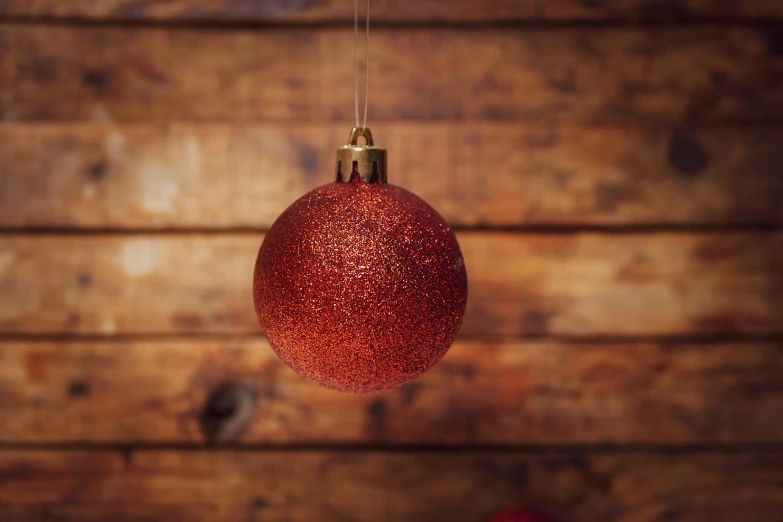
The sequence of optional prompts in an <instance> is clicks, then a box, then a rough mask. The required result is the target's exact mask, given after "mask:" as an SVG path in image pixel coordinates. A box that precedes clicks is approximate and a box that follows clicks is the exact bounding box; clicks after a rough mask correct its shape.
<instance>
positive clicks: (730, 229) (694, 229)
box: [0, 223, 783, 238]
mask: <svg viewBox="0 0 783 522" xmlns="http://www.w3.org/2000/svg"><path fill="white" fill-rule="evenodd" d="M451 228H452V230H454V231H455V232H460V233H474V234H487V233H496V234H523V235H533V234H553V235H556V234H582V233H590V234H617V235H630V234H648V233H649V234H660V233H666V234H685V235H696V234H736V233H743V232H744V233H777V232H781V231H783V223H658V224H625V225H615V224H605V225H603V224H596V225H568V224H551V225H513V226H504V225H499V226H495V225H492V226H490V225H477V226H466V225H455V226H453V227H451ZM268 231H269V227H128V228H124V227H123V228H120V227H89V226H84V227H2V226H0V238H2V237H3V236H11V237H14V236H139V235H146V236H169V235H206V236H221V235H254V236H255V235H258V234H265V233H267V232H268Z"/></svg>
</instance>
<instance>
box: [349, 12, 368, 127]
mask: <svg viewBox="0 0 783 522" xmlns="http://www.w3.org/2000/svg"><path fill="white" fill-rule="evenodd" d="M366 17H367V26H366V30H365V35H364V56H365V58H364V121H363V122H362V124H361V126H360V125H359V0H353V63H354V69H353V94H354V96H353V99H354V105H355V106H356V126H357V127H360V128H362V129H363V128H365V127H367V105H368V104H369V98H370V0H367V13H366Z"/></svg>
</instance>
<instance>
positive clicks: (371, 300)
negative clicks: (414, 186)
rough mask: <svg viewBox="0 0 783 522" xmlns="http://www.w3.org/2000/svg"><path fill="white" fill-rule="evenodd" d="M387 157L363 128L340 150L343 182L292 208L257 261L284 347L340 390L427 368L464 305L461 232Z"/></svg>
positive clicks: (294, 361)
mask: <svg viewBox="0 0 783 522" xmlns="http://www.w3.org/2000/svg"><path fill="white" fill-rule="evenodd" d="M359 137H364V138H365V140H366V143H365V145H359V144H358V139H359ZM386 158H387V154H386V151H385V150H384V149H382V148H380V147H376V146H375V145H374V141H373V137H372V133H371V132H370V129H368V128H358V127H357V128H354V129H353V131H352V132H351V136H350V139H349V144H348V145H346V146H345V147H342V148H340V149H339V150H338V151H337V177H336V180H335V181H334V182H332V183H330V184H327V185H324V186H322V187H319V188H317V189H315V190H313V191H311V192H309V193H308V194H305V195H304V196H303V197H302V198H300V199H299V200H297V201H296V202H294V203H293V204H292V205H291V206H290V207H288V208H287V209H286V210H285V211H284V212H283V213H282V214H281V215H280V217H278V219H277V220H276V221H275V223H274V224H273V225H272V228H271V229H270V230H269V232H268V233H267V235H266V237H265V238H264V241H263V244H262V245H261V248H260V250H259V253H258V257H257V259H256V264H255V271H254V277H253V298H254V303H255V310H256V315H257V317H258V321H259V323H260V325H261V327H262V328H263V329H264V331H265V332H266V335H267V337H268V339H269V342H270V344H271V345H272V348H273V349H274V350H275V353H277V355H278V356H279V357H280V359H282V360H283V361H284V362H285V363H286V364H287V365H289V366H290V367H291V368H292V369H293V370H294V371H296V372H297V373H298V374H299V375H301V376H303V377H305V378H307V379H309V380H311V381H313V382H316V383H318V384H320V385H322V386H326V387H328V388H332V389H335V390H340V391H346V392H354V393H362V392H371V391H378V390H383V389H388V388H393V387H396V386H400V385H402V384H405V383H407V382H409V381H411V380H413V379H415V378H417V377H419V376H420V375H421V374H423V373H424V372H426V371H427V370H428V369H430V368H431V367H432V366H433V365H434V364H435V363H437V362H438V361H439V360H440V359H441V358H442V357H443V356H444V354H445V353H446V351H447V350H448V349H449V347H450V346H451V344H452V342H453V341H454V338H455V337H456V335H457V332H458V331H459V328H460V326H461V324H462V319H463V316H464V314H465V306H466V303H467V274H466V271H465V263H464V261H463V258H462V253H461V251H460V248H459V244H458V243H457V239H456V237H455V236H454V234H453V233H452V231H451V229H450V228H449V226H448V225H447V224H446V222H445V220H444V219H443V218H442V217H441V216H440V215H439V214H438V213H437V212H436V211H435V209H433V208H432V207H430V206H429V205H428V204H427V203H426V202H425V201H424V200H422V199H421V198H419V197H418V196H416V195H414V194H413V193H411V192H408V191H407V190H405V189H403V188H400V187H397V186H395V185H393V184H391V183H388V182H387V161H386Z"/></svg>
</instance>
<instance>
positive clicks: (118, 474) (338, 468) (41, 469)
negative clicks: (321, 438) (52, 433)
mask: <svg viewBox="0 0 783 522" xmlns="http://www.w3.org/2000/svg"><path fill="white" fill-rule="evenodd" d="M0 480H2V481H3V487H2V488H0V516H2V519H3V521H4V522H5V521H7V522H21V521H24V522H34V521H38V520H41V521H43V520H52V519H55V520H62V521H78V522H88V521H101V522H103V521H106V520H112V521H117V522H125V521H131V520H132V521H134V522H138V521H140V520H167V521H185V520H187V521H194V522H198V521H205V522H206V521H209V522H213V521H215V520H221V521H226V522H231V521H237V522H247V521H260V520H288V521H308V522H309V521H313V520H319V521H324V522H329V521H335V522H337V521H339V522H344V521H364V520H384V521H389V522H402V521H405V522H417V521H422V522H424V521H426V522H439V521H443V522H451V521H454V520H470V521H473V520H475V521H484V520H489V518H490V517H491V516H492V515H493V514H494V513H495V512H497V511H498V510H500V509H502V508H505V507H508V506H514V505H519V504H523V505H528V506H534V507H536V508H538V509H540V510H542V511H544V512H547V513H549V514H550V515H552V516H554V517H556V519H557V520H563V521H569V520H579V521H584V522H599V521H600V522H630V521H634V522H659V521H661V520H677V521H678V522H701V521H705V520H709V521H711V522H778V521H779V520H780V513H781V511H782V510H783V486H781V484H783V457H781V455H780V454H777V453H766V454H765V453H730V454H657V455H656V454H639V453H629V454H600V453H599V454H583V453H566V454H563V453H561V454H542V455H531V454H524V453H499V454H498V453H491V454H481V453H467V454H466V453H458V454H449V453H445V454H444V453H437V454H432V453H421V454H404V453H403V454H399V453H391V454H388V453H386V454H384V453H354V452H347V453H346V452H339V451H332V452H328V453H325V452H302V453H291V452H271V453H266V452H262V453H253V452H181V451H138V452H132V453H130V452H125V453H120V452H109V451H71V452H56V451H49V452H46V451H29V450H28V451H3V452H0Z"/></svg>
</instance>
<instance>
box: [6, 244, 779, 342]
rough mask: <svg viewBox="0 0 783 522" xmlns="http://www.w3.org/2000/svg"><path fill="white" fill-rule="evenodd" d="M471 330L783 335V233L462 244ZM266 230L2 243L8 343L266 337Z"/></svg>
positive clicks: (467, 325) (466, 327)
mask: <svg viewBox="0 0 783 522" xmlns="http://www.w3.org/2000/svg"><path fill="white" fill-rule="evenodd" d="M458 237H459V239H460V243H461V245H462V249H463V252H464V255H465V263H466V266H467V270H468V276H469V281H470V283H469V286H470V299H469V302H468V311H467V316H466V319H465V323H464V326H463V330H462V332H463V333H464V334H501V335H517V334H522V335H611V336H624V335H626V336H634V335H642V336H659V335H665V336H673V335H674V336H679V335H692V334H696V335H703V334H709V335H720V334H779V333H781V332H783V323H781V321H780V310H781V306H783V301H782V300H783V234H779V233H761V232H759V233H719V234H688V233H674V234H672V233H655V234H602V233H598V234H532V235H530V234H502V233H492V232H488V233H463V234H461V235H458ZM261 240H262V236H261V235H260V234H258V235H256V234H229V235H197V234H196V235H168V234H159V235H127V236H105V235H55V236H52V235H41V236H24V235H10V236H5V237H0V295H3V300H2V301H0V333H6V334H64V333H68V334H106V335H113V334H181V333H191V334H196V333H222V334H236V333H259V329H258V325H257V323H256V319H255V316H254V313H253V309H252V306H251V302H252V299H251V295H250V287H251V284H250V282H251V273H252V269H253V263H254V260H255V256H256V253H257V250H258V246H259V244H260V243H261Z"/></svg>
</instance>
